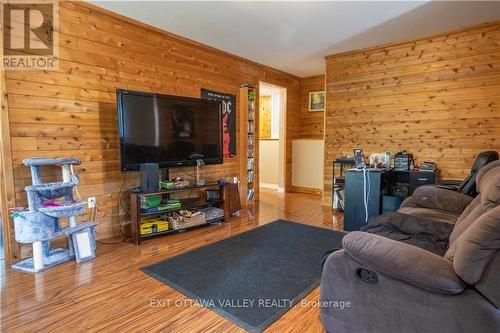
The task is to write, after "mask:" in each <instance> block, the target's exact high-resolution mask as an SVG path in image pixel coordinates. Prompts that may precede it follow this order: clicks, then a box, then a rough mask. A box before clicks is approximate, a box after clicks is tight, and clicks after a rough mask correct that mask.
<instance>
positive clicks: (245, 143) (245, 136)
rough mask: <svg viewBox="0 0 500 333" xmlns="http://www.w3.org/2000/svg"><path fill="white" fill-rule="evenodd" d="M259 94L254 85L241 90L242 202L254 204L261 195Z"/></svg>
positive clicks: (245, 86) (242, 87)
mask: <svg viewBox="0 0 500 333" xmlns="http://www.w3.org/2000/svg"><path fill="white" fill-rule="evenodd" d="M256 101H257V94H256V89H255V86H254V85H251V84H246V85H243V86H241V89H240V110H241V117H240V131H241V138H242V140H241V144H240V148H241V149H240V152H241V153H240V154H241V155H240V156H242V157H241V159H240V178H241V197H242V198H244V199H243V200H242V201H243V202H246V203H252V202H254V200H256V199H257V197H258V194H259V178H258V167H259V165H258V161H259V160H258V154H259V151H258V142H259V135H258V133H259V132H258V122H257V119H258V114H257V102H256Z"/></svg>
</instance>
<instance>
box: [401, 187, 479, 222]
mask: <svg viewBox="0 0 500 333" xmlns="http://www.w3.org/2000/svg"><path fill="white" fill-rule="evenodd" d="M411 198H412V199H411V202H412V204H413V205H415V206H416V207H420V208H430V209H437V210H443V211H446V212H450V213H455V214H459V215H460V214H462V212H463V211H464V209H465V208H466V207H467V206H468V205H469V204H470V203H471V202H472V200H473V199H474V198H472V197H470V196H468V195H465V194H462V193H458V192H453V191H450V190H446V189H442V188H439V187H436V186H432V185H430V186H420V187H418V188H417V189H416V190H415V192H413V195H412V196H411Z"/></svg>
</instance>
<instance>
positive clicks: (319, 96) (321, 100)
mask: <svg viewBox="0 0 500 333" xmlns="http://www.w3.org/2000/svg"><path fill="white" fill-rule="evenodd" d="M317 111H325V91H311V92H310V93H309V112H317Z"/></svg>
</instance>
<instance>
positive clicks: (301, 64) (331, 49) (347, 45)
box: [91, 1, 500, 77]
mask: <svg viewBox="0 0 500 333" xmlns="http://www.w3.org/2000/svg"><path fill="white" fill-rule="evenodd" d="M91 2H92V3H94V4H96V5H98V6H100V7H103V8H106V9H109V10H111V11H114V12H117V13H119V14H122V15H125V16H128V17H130V18H133V19H136V20H138V21H141V22H144V23H147V24H149V25H152V26H155V27H157V28H160V29H163V30H166V31H169V32H172V33H175V34H178V35H181V36H184V37H187V38H189V39H192V40H195V41H198V42H201V43H203V44H207V45H210V46H213V47H216V48H219V49H222V50H225V51H227V52H230V53H233V54H237V55H239V56H242V57H244V58H247V59H250V60H253V61H256V62H259V63H261V64H265V65H268V66H271V67H274V68H277V69H280V70H283V71H285V72H289V73H292V74H295V75H297V76H300V77H304V76H310V75H315V74H321V73H324V57H325V56H326V55H330V54H334V53H339V52H344V51H349V50H355V49H360V48H364V47H369V46H374V45H378V44H382V43H387V42H392V41H398V40H405V39H409V38H413V37H418V36H421V35H426V34H430V33H435V32H443V31H447V30H452V29H456V28H460V27H465V26H468V25H472V24H477V23H481V22H485V21H493V20H498V19H500V1H490V2H477V1H470V2H469V1H439V2H438V1H431V2H426V1H391V2H385V1H384V2H381V1H380V2H368V1H349V2H311V1H309V2H285V1H282V2H194V1H193V2H191V1H182V2H167V1H91Z"/></svg>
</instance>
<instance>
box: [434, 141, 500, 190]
mask: <svg viewBox="0 0 500 333" xmlns="http://www.w3.org/2000/svg"><path fill="white" fill-rule="evenodd" d="M496 160H498V152H496V151H494V150H490V151H483V152H481V153H479V154H478V155H477V157H476V159H475V160H474V163H473V164H472V168H471V170H470V175H469V176H467V178H465V179H464V180H443V181H440V182H439V183H437V184H436V186H437V187H441V188H445V189H448V190H453V191H457V192H459V193H463V194H466V195H469V196H471V197H475V196H476V195H477V191H476V175H477V173H478V172H479V170H481V168H482V167H484V166H485V165H486V164H488V163H490V162H493V161H496Z"/></svg>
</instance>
